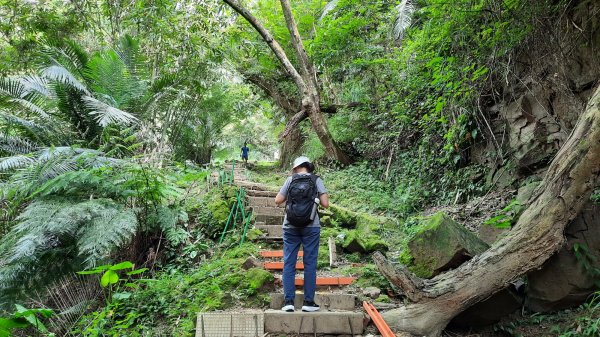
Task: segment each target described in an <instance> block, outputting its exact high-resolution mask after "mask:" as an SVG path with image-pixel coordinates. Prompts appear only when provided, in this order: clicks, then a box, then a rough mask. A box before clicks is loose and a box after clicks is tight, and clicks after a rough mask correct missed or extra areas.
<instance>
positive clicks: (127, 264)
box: [108, 261, 133, 270]
mask: <svg viewBox="0 0 600 337" xmlns="http://www.w3.org/2000/svg"><path fill="white" fill-rule="evenodd" d="M132 268H133V263H131V262H129V261H124V262H121V263H118V264H115V265H113V266H111V267H110V268H108V269H109V270H121V269H132Z"/></svg>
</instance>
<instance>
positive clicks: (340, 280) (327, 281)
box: [294, 277, 356, 286]
mask: <svg viewBox="0 0 600 337" xmlns="http://www.w3.org/2000/svg"><path fill="white" fill-rule="evenodd" d="M355 280H356V278H355V277H317V286H347V285H350V284H352V282H354V281H355ZM294 284H295V285H296V286H304V279H301V278H297V279H296V280H295V281H294Z"/></svg>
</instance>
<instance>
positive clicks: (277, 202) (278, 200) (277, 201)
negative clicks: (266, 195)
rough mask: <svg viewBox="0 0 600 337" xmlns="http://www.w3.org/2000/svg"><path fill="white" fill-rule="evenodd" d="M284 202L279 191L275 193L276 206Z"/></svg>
mask: <svg viewBox="0 0 600 337" xmlns="http://www.w3.org/2000/svg"><path fill="white" fill-rule="evenodd" d="M284 202H285V197H284V196H283V195H282V194H281V193H277V196H276V197H275V204H277V206H280V205H281V204H283V203H284Z"/></svg>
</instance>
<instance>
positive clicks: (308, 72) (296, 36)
mask: <svg viewBox="0 0 600 337" xmlns="http://www.w3.org/2000/svg"><path fill="white" fill-rule="evenodd" d="M279 2H280V3H281V9H282V10H283V16H284V17H285V24H286V26H287V29H288V31H289V32H290V36H291V38H292V45H293V46H294V49H295V50H296V55H297V56H298V60H299V62H300V69H301V72H302V75H303V76H304V79H305V81H310V83H311V86H312V87H313V88H314V89H316V88H317V80H316V77H315V76H316V74H315V73H314V69H313V67H312V63H311V62H310V61H309V60H308V55H307V54H306V50H304V45H303V43H302V38H301V37H300V32H299V31H298V25H296V21H295V20H294V14H293V13H292V7H291V5H290V1H289V0H280V1H279Z"/></svg>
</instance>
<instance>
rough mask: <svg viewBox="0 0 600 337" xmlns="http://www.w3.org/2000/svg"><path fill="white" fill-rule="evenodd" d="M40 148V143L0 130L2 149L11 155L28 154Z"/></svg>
mask: <svg viewBox="0 0 600 337" xmlns="http://www.w3.org/2000/svg"><path fill="white" fill-rule="evenodd" d="M37 149H38V145H37V144H35V143H34V142H32V141H30V140H29V139H25V138H21V137H18V136H9V135H7V134H4V133H1V132H0V150H3V151H4V152H6V153H9V154H11V155H15V154H27V153H31V152H34V151H35V150H37Z"/></svg>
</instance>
